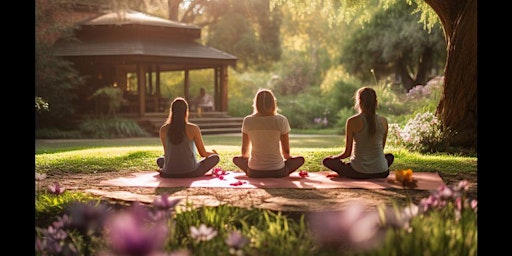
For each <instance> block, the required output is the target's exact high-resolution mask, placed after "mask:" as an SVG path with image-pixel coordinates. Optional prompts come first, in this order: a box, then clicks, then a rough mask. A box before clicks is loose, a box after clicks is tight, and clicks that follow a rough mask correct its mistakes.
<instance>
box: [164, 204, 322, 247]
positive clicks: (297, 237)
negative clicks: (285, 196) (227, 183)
mask: <svg viewBox="0 0 512 256" xmlns="http://www.w3.org/2000/svg"><path fill="white" fill-rule="evenodd" d="M200 224H205V225H206V226H208V227H213V228H214V229H215V230H217V231H218V235H217V236H216V237H214V238H213V239H212V240H210V241H207V242H201V243H196V242H195V241H194V240H192V239H191V238H190V236H189V233H190V227H191V226H195V227H199V225H200ZM173 228H174V230H173V231H172V234H174V237H173V238H172V239H170V241H169V244H168V247H169V248H171V249H173V250H177V249H180V248H189V249H191V250H192V251H193V252H194V255H209V254H210V253H211V252H212V251H216V252H217V253H218V254H220V255H229V251H228V248H226V245H225V242H224V240H225V239H226V237H227V235H228V233H229V232H231V231H232V230H239V231H240V232H241V233H242V234H243V235H245V236H246V237H251V242H250V244H249V246H247V247H246V248H244V252H245V253H246V254H247V255H255V254H262V253H268V254H271V255H289V253H290V252H298V253H299V254H298V255H306V254H304V253H305V251H307V250H309V249H310V248H312V247H313V244H312V241H311V239H310V238H308V237H307V232H305V230H306V229H305V223H304V220H303V216H301V217H300V218H299V219H298V220H294V219H290V218H289V217H287V216H286V215H283V214H282V213H280V212H273V211H269V210H263V209H257V208H254V209H244V208H237V207H233V206H230V205H219V206H215V207H211V206H203V207H200V208H192V207H191V206H187V207H183V208H177V213H176V215H175V219H174V227H173Z"/></svg>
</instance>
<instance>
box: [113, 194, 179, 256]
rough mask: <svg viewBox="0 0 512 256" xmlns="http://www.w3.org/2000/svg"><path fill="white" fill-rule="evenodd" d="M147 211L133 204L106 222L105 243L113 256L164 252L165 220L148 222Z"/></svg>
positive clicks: (166, 228)
mask: <svg viewBox="0 0 512 256" xmlns="http://www.w3.org/2000/svg"><path fill="white" fill-rule="evenodd" d="M149 213H150V212H149V210H148V209H146V208H144V206H142V205H141V204H140V203H137V202H136V203H134V204H133V205H132V206H131V207H130V208H129V209H127V210H126V211H121V212H117V213H114V214H113V215H111V216H109V218H108V219H107V221H106V225H105V230H106V234H107V241H108V243H109V245H110V249H111V250H112V253H114V255H125V256H140V255H154V254H158V253H161V252H163V251H164V247H165V241H166V239H167V235H168V233H169V232H168V226H167V222H166V221H165V220H162V221H149V220H150V218H149V215H150V214H149Z"/></svg>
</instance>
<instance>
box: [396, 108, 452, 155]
mask: <svg viewBox="0 0 512 256" xmlns="http://www.w3.org/2000/svg"><path fill="white" fill-rule="evenodd" d="M451 135H453V132H451V131H449V130H445V131H443V128H442V125H441V122H440V121H439V120H438V118H437V117H436V116H435V115H434V113H432V112H424V113H419V114H416V116H415V117H414V118H412V119H410V120H409V121H407V123H406V124H405V126H404V127H403V128H400V126H399V125H398V124H390V125H389V131H388V137H389V142H390V143H393V144H395V145H403V146H404V147H406V148H407V149H409V150H412V151H417V152H421V153H427V152H430V153H433V152H442V151H446V150H447V149H448V146H449V145H448V140H447V138H448V136H451Z"/></svg>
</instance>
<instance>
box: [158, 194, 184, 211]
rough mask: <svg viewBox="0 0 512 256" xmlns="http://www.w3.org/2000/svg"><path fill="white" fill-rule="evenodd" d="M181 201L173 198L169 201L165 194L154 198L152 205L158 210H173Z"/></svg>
mask: <svg viewBox="0 0 512 256" xmlns="http://www.w3.org/2000/svg"><path fill="white" fill-rule="evenodd" d="M180 201H181V198H174V199H172V200H169V195H168V194H167V193H164V194H162V195H161V196H160V197H156V198H155V200H154V201H153V205H154V206H155V207H156V208H157V209H158V210H169V209H174V208H175V207H176V205H178V203H179V202H180Z"/></svg>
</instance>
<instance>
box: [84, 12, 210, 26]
mask: <svg viewBox="0 0 512 256" xmlns="http://www.w3.org/2000/svg"><path fill="white" fill-rule="evenodd" d="M129 24H139V25H145V26H161V27H170V28H184V29H196V30H199V31H200V30H201V28H200V27H199V26H197V25H193V24H187V23H181V22H177V21H172V20H167V19H163V18H160V17H155V16H151V15H148V14H145V13H141V12H136V11H132V10H127V11H125V12H110V13H106V14H103V15H100V16H98V17H95V18H91V19H87V20H85V21H82V22H79V23H78V25H81V26H85V25H90V26H99V25H107V26H110V25H117V26H121V25H129Z"/></svg>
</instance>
